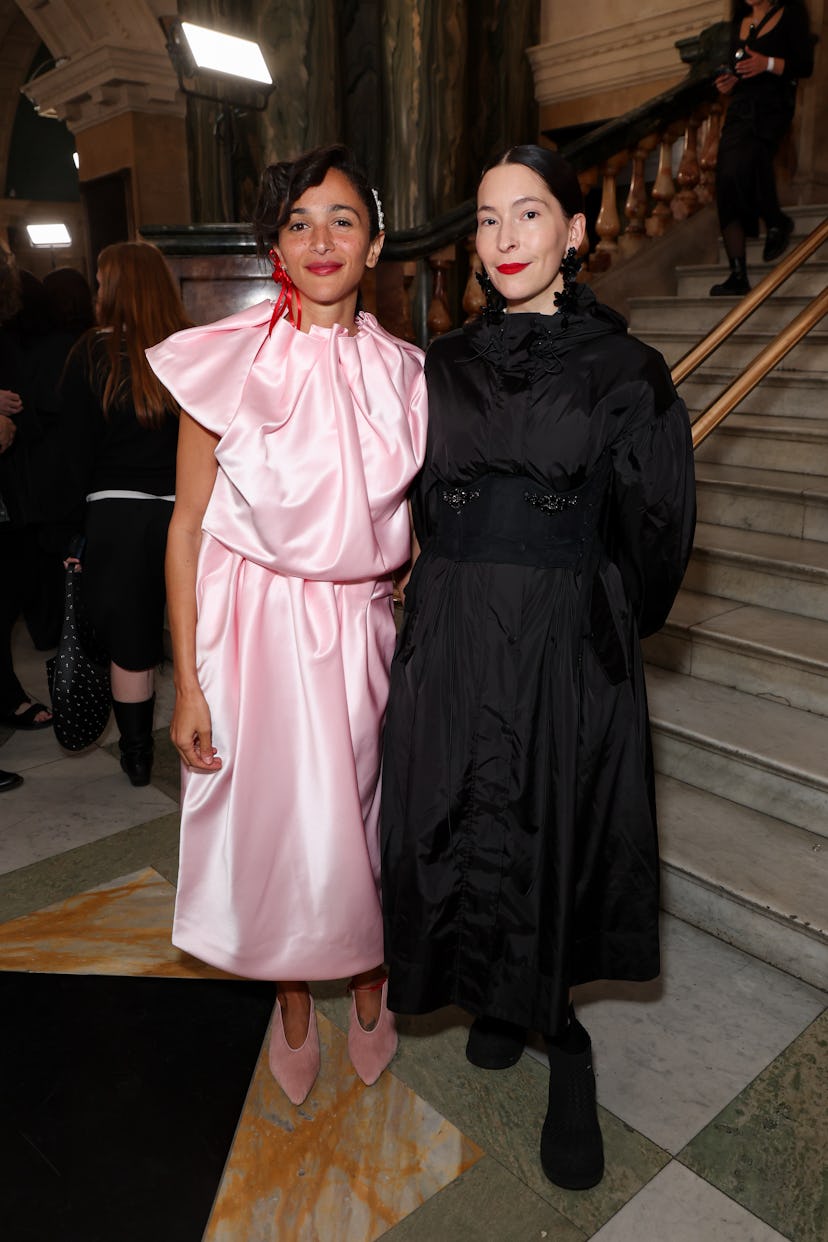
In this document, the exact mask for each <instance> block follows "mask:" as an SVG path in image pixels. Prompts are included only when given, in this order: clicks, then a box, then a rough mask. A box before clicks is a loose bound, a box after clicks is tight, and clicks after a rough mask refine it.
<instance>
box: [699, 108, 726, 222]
mask: <svg viewBox="0 0 828 1242" xmlns="http://www.w3.org/2000/svg"><path fill="white" fill-rule="evenodd" d="M723 112H724V108H723V107H722V105H721V104H720V103H719V102H718V100H717V101H716V103H714V104H713V106H712V107H711V109H710V115H709V116H708V118H707V123H706V124H707V128H706V131H705V135H704V141H703V142H702V147H701V156H700V157H699V165H700V167H701V178H700V180H699V184H698V187H697V188H696V194H697V196H698V199H699V202H700V203H712V202H713V200H714V198H715V197H716V161H717V159H718V157H719V139H720V138H721V134H722V114H723Z"/></svg>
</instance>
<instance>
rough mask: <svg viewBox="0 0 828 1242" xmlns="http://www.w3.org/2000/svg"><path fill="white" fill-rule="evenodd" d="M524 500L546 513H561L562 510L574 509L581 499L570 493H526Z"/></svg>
mask: <svg viewBox="0 0 828 1242" xmlns="http://www.w3.org/2000/svg"><path fill="white" fill-rule="evenodd" d="M523 499H524V500H526V501H528V502H529V504H530V505H534V507H535V508H536V509H542V510H543V512H544V513H560V512H561V510H562V509H574V508H575V506H576V505H577V503H578V499H579V497H578V496H577V495H575V496H570V495H569V493H568V492H549V493H546V492H524V493H523Z"/></svg>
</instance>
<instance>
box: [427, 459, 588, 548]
mask: <svg viewBox="0 0 828 1242" xmlns="http://www.w3.org/2000/svg"><path fill="white" fill-rule="evenodd" d="M607 474H608V461H606V460H602V461H601V462H599V464H598V465H597V466H596V467H595V468H594V469H593V471H592V473H591V475H590V477H589V478H588V479H587V480H586V481H585V482H584V483H582V484H581V486H580V487H577V488H572V489H571V490H570V491H568V492H558V491H555V489H554V488H546V489H544V488H543V487H542V485H539V484H538V482H537V480H536V479H530V478H527V477H526V476H525V475H491V474H489V475H483V476H481V477H480V478H479V479H475V480H474V482H473V483H471V484H468V485H466V486H463V485H452V486H446V487H444V488H442V489H441V490H440V491H439V492H438V493H437V495H438V497H439V501H438V505H437V511H436V513H434V514H433V516H434V518H435V529H434V533H433V535H432V538H431V540H430V541H429V542H430V545H431V550H432V551H433V552H434V553H436V554H437V555H438V556H445V557H447V558H448V559H449V560H454V561H489V562H492V563H494V564H507V565H534V566H542V567H546V568H571V569H577V568H578V567H579V566H580V564H581V561H582V559H583V556H584V553H585V551H586V550H587V548H588V547H589V546H591V544H592V541H593V537H594V535H595V530H596V527H597V524H598V519H599V516H600V511H601V501H602V499H603V494H604V490H605V485H606V481H607ZM440 502H442V503H440Z"/></svg>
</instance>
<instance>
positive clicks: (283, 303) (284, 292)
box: [267, 249, 302, 336]
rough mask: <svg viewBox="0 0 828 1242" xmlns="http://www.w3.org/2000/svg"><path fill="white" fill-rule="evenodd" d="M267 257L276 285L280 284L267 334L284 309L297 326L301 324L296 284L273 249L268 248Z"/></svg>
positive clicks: (300, 300) (298, 294)
mask: <svg viewBox="0 0 828 1242" xmlns="http://www.w3.org/2000/svg"><path fill="white" fill-rule="evenodd" d="M267 257H268V258H269V259H270V262H271V263H272V264H273V279H274V280H275V281H276V284H277V285H281V288H280V290H279V296H278V298H277V299H276V305H275V306H274V307H273V314H272V315H271V316H270V327H269V328H268V331H267V335H268V336H270V334H271V333H272V332H273V329H274V327H275V326H276V321H277V319H281V318H282V316H283V315H284V313H285V311H287V314H288V319H289V320H290V322H291V323H292V324H295V325H296V327H297V328H301V326H302V297H301V294H300V293H299V290H298V289H297V288H296V285H295V284H294V283H293V281H292V280H291V278H290V277H289V276H288V274H287V272H286V271H285V268H284V264H283V263H282V260H281V259H280V258H279V256H278V254H277V253H276V251H275V249H274V250H269V251H268V253H267Z"/></svg>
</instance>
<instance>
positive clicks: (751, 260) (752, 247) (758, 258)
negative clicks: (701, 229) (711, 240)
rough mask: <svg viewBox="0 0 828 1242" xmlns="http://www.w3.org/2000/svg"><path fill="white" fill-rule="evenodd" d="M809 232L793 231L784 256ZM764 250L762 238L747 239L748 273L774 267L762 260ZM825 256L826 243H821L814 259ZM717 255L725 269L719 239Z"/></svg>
mask: <svg viewBox="0 0 828 1242" xmlns="http://www.w3.org/2000/svg"><path fill="white" fill-rule="evenodd" d="M810 231H811V230H810V229H806V230H804V231H803V232H801V233H799V232H796V231H795V232H794V234H793V238H792V240H791V244H790V245H789V247H788V249H787V250H786V251H785V254H789V253H790V251H791V250H793V248H794V246H796V245H798V243H799V242H801V241H802V239H803V238H804V237H807V236H808V233H809V232H810ZM764 249H765V238H764V236H763V237H759V238H756V237H749V238H748V241H747V247H746V253H745V258H746V259H747V265H748V270H749V271H753V270H758V269H759V268H764V269H767V268H770V267H773V266H774V265H773V264H772V263H766V262H765V260H764V259H763V258H762V252H763V250H764ZM826 254H828V243H823V244H822V245H821V246H820V248H819V250H815V251H814V257H818V258H820V259H824V258H825V256H826ZM718 255H719V262H720V263H721V264H722V266H723V267H724V268H727V267H728V264H729V260H728V257H727V251H726V250H725V247H724V242H723V241H722V240H721V238H719V245H718ZM781 257H782V256H780V258H781ZM779 261H780V260H779V259H777V260H776V262H777V263H778V262H779Z"/></svg>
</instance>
